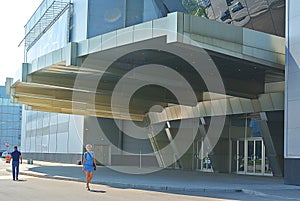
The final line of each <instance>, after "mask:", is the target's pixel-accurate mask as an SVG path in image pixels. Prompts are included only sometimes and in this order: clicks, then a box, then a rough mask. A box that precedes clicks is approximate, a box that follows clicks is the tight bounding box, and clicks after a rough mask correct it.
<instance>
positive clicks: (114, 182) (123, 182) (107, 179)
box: [6, 160, 300, 200]
mask: <svg viewBox="0 0 300 201" xmlns="http://www.w3.org/2000/svg"><path fill="white" fill-rule="evenodd" d="M23 161H24V162H25V161H27V160H23ZM81 167H82V166H80V165H72V164H62V163H49V162H43V161H34V162H33V165H30V164H24V163H23V164H22V165H21V166H20V174H23V175H30V176H36V177H43V178H53V179H61V180H71V181H79V182H84V181H85V175H84V173H83V172H82V171H81ZM124 168H126V167H124ZM6 170H7V171H11V166H10V165H9V164H7V166H6ZM92 183H94V184H103V185H108V186H112V187H117V188H135V189H146V190H154V191H168V192H183V193H186V194H189V193H195V192H198V193H199V192H209V191H211V192H213V191H225V192H244V193H248V194H254V195H261V196H267V197H272V196H273V197H274V198H277V199H278V198H282V200H289V199H292V200H300V186H292V185H285V184H284V183H283V178H277V177H262V176H246V175H235V174H220V173H204V172H195V171H180V170H169V169H165V170H161V171H159V172H154V173H151V174H142V175H129V174H124V173H119V172H116V171H114V170H112V169H110V168H108V167H102V166H101V167H98V170H97V171H96V172H95V174H94V177H93V181H92Z"/></svg>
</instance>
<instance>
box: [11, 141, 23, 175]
mask: <svg viewBox="0 0 300 201" xmlns="http://www.w3.org/2000/svg"><path fill="white" fill-rule="evenodd" d="M11 158H12V175H13V180H18V175H19V162H20V163H21V164H22V155H21V152H19V151H18V147H17V146H15V147H14V151H13V152H11Z"/></svg>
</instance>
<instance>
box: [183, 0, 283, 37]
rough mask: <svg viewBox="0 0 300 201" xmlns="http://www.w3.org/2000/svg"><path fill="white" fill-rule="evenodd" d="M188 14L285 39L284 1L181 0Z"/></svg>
mask: <svg viewBox="0 0 300 201" xmlns="http://www.w3.org/2000/svg"><path fill="white" fill-rule="evenodd" d="M181 1H182V5H183V6H184V7H185V8H186V12H187V13H189V14H191V15H195V16H202V17H205V18H208V19H214V20H217V21H219V22H223V23H227V24H232V25H235V26H243V27H247V28H250V29H254V30H257V31H262V32H266V33H270V34H275V35H279V36H284V34H285V0H181Z"/></svg>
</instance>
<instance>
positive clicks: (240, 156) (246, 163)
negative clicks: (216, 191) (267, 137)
mask: <svg viewBox="0 0 300 201" xmlns="http://www.w3.org/2000/svg"><path fill="white" fill-rule="evenodd" d="M234 147H235V148H236V154H235V160H236V173H237V174H248V175H269V176H272V171H271V168H270V165H269V160H268V158H267V157H266V152H265V145H264V142H263V139H262V138H261V137H255V138H254V137H253V138H247V139H239V140H236V141H234Z"/></svg>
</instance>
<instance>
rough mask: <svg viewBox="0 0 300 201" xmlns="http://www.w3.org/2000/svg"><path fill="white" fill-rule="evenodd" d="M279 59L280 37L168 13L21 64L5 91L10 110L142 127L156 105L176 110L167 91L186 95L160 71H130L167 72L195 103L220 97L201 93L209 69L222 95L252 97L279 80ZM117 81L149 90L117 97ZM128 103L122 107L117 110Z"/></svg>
mask: <svg viewBox="0 0 300 201" xmlns="http://www.w3.org/2000/svg"><path fill="white" fill-rule="evenodd" d="M201 27H208V28H205V29H204V28H201ZM216 30H218V31H216ZM220 33H223V34H220ZM255 37H260V38H262V39H265V40H264V42H263V43H265V44H262V42H257V41H254V40H253V39H254V38H255ZM284 56H285V53H284V39H283V38H280V37H277V36H272V35H269V34H264V33H260V32H255V31H253V30H248V29H245V28H241V27H234V26H230V25H225V24H222V23H218V22H215V21H210V20H205V19H203V18H199V17H195V16H189V15H186V14H182V13H172V14H170V15H168V16H167V17H166V18H162V19H157V20H153V21H151V22H146V23H142V24H139V25H135V26H132V27H128V28H125V29H122V30H117V31H114V32H111V33H108V34H104V35H101V36H97V37H95V38H91V39H88V40H85V41H81V42H79V43H70V44H68V45H67V46H66V47H65V48H62V49H60V50H57V51H54V52H51V53H49V54H47V55H45V56H42V57H40V58H38V59H37V60H35V61H33V62H32V63H31V64H28V65H27V68H26V70H24V71H23V72H26V76H24V79H23V80H22V82H20V81H18V82H16V83H15V84H14V85H13V86H12V90H11V95H12V99H13V101H14V102H15V103H22V104H26V105H28V106H29V107H30V108H31V109H33V110H40V111H47V112H59V113H67V114H79V115H87V116H98V117H105V118H117V119H130V120H135V121H142V120H144V118H145V115H146V114H147V113H148V112H149V111H150V109H151V108H152V107H153V106H155V105H159V106H161V107H162V108H164V107H167V106H168V105H169V104H178V100H177V97H176V95H175V94H174V93H173V92H172V90H169V88H172V89H176V92H178V93H179V94H185V91H186V88H185V87H184V85H183V83H181V82H179V81H178V80H176V78H175V77H172V76H167V77H166V75H164V74H163V73H162V72H159V71H155V70H154V71H153V72H151V71H144V73H143V72H140V71H139V72H137V73H130V72H131V71H132V70H134V69H138V68H139V67H141V66H143V67H148V68H150V69H151V68H152V69H159V68H162V67H168V68H170V69H171V70H172V72H173V71H174V72H177V73H178V74H180V75H182V77H183V78H184V79H185V80H186V81H187V83H188V84H189V85H190V86H191V88H192V89H193V92H194V93H195V96H196V99H197V100H196V102H200V101H202V99H203V92H207V91H209V92H214V93H223V92H222V90H221V89H219V88H218V87H215V88H213V91H212V90H211V89H210V90H209V89H208V88H209V87H208V86H207V85H208V84H207V80H210V81H214V80H217V79H219V78H218V77H217V75H214V74H215V72H213V71H211V69H213V68H216V69H217V71H218V73H219V74H220V76H221V78H222V80H221V81H222V84H223V85H224V86H225V90H226V91H225V93H226V94H229V95H232V96H238V97H245V98H257V97H258V95H259V94H262V93H264V84H265V83H268V82H278V81H283V80H284ZM195 66H197V67H199V68H200V69H206V70H203V71H202V72H203V73H204V74H205V75H203V74H202V75H197V73H196V71H195V70H194V67H195ZM166 72H167V71H166ZM207 75H209V76H210V77H209V78H203V77H205V76H207ZM122 79H123V80H125V83H127V84H128V86H126V87H127V88H134V87H136V86H134V85H135V84H136V83H141V82H143V81H145V82H146V83H148V85H147V86H142V85H141V86H140V87H137V91H136V92H135V93H134V94H126V90H123V91H122V90H121V91H118V92H116V90H115V89H116V88H117V87H118V82H119V81H120V80H122ZM217 81H220V80H217ZM149 83H152V84H149ZM159 85H163V87H162V86H159ZM124 87H125V86H124ZM168 87H169V88H168ZM113 96H115V97H117V99H120V100H118V101H119V103H120V104H119V105H118V101H117V103H116V104H114V106H113V107H114V108H117V110H115V109H114V108H113V107H112V97H113ZM127 96H130V97H127ZM128 98H130V102H129V105H127V106H126V105H124V104H122V101H126V100H127V99H128ZM196 102H195V100H190V98H189V97H185V98H183V99H182V102H181V104H184V105H190V106H195V104H197V103H196ZM152 109H153V108H152Z"/></svg>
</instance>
